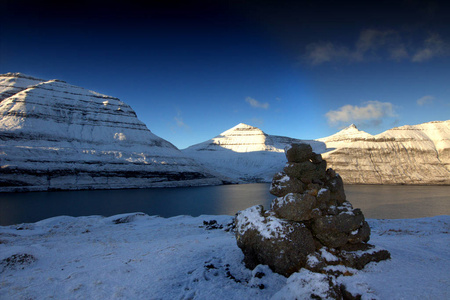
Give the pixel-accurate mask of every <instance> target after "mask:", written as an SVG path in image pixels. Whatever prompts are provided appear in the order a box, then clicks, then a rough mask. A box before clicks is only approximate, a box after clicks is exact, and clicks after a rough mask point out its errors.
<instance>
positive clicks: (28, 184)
mask: <svg viewBox="0 0 450 300" xmlns="http://www.w3.org/2000/svg"><path fill="white" fill-rule="evenodd" d="M0 101H1V102H0V164H1V168H0V174H1V176H0V191H13V190H49V189H96V188H142V187H153V186H182V185H206V184H220V183H221V181H220V180H219V179H217V178H216V177H214V176H213V175H211V174H210V173H208V172H207V171H206V170H205V169H204V168H202V167H201V166H200V165H198V164H197V163H196V162H195V161H194V160H193V159H191V158H188V157H186V156H185V155H183V153H181V151H179V150H178V149H177V148H176V147H175V146H173V145H172V144H171V143H169V142H167V141H166V140H164V139H162V138H160V137H158V136H156V135H155V134H153V133H152V132H150V130H148V129H147V127H146V126H145V124H144V123H142V122H141V121H140V120H138V118H137V116H136V113H135V112H134V111H133V110H132V109H131V107H130V106H129V105H127V104H126V103H124V102H122V101H120V100H119V99H117V98H114V97H110V96H106V95H102V94H99V93H96V92H93V91H89V90H86V89H83V88H80V87H76V86H73V85H70V84H67V83H65V82H63V81H60V80H48V81H47V80H42V79H37V78H32V77H29V76H25V75H23V74H20V73H8V74H4V75H0Z"/></svg>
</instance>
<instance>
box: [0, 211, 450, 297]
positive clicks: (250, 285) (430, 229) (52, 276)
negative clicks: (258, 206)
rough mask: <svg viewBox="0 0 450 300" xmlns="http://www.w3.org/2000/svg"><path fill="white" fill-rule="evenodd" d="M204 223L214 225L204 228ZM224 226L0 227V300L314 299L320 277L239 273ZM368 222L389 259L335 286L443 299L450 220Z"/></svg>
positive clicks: (115, 221) (447, 292)
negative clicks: (313, 295)
mask: <svg viewBox="0 0 450 300" xmlns="http://www.w3.org/2000/svg"><path fill="white" fill-rule="evenodd" d="M211 220H216V221H217V224H212V225H205V224H204V221H207V222H209V221H211ZM232 221H233V218H232V217H231V216H200V217H195V218H194V217H190V216H178V217H173V218H168V219H165V218H160V217H157V216H148V215H145V214H139V213H138V214H125V215H117V216H112V217H107V218H104V217H100V216H89V217H77V218H74V217H67V216H61V217H55V218H51V219H46V220H43V221H40V222H37V223H33V224H22V225H13V226H3V227H0V299H48V298H56V299H211V298H215V299H269V298H274V299H309V296H310V295H311V293H314V294H316V295H319V296H320V295H321V293H322V289H323V288H324V281H323V276H324V275H321V274H315V273H311V272H309V271H306V270H301V271H300V272H298V273H294V274H293V275H291V277H290V278H284V277H283V276H280V275H278V274H275V273H273V272H271V271H270V269H268V267H266V266H263V265H260V266H258V267H257V268H256V269H255V270H253V271H250V270H248V269H246V268H245V267H244V265H243V263H242V259H243V254H242V252H241V250H240V249H239V248H238V247H237V246H236V241H235V238H234V234H233V233H232V231H230V230H228V229H229V228H230V226H229V225H228V224H230V223H232ZM368 222H369V224H370V226H371V228H372V236H371V237H372V238H371V243H372V244H375V245H377V246H379V247H382V248H385V249H387V250H389V251H390V253H391V256H392V259H390V260H387V261H383V262H380V263H371V264H369V265H367V266H366V268H365V269H364V270H361V271H357V270H349V271H350V273H353V274H354V275H353V276H340V277H338V278H337V279H336V280H337V282H338V283H342V284H345V285H346V287H347V289H348V290H349V291H351V292H355V293H356V292H357V293H360V294H362V295H363V297H362V299H450V276H449V271H448V270H450V252H449V249H450V238H449V231H450V216H438V217H432V218H422V219H400V220H376V219H369V220H368ZM212 223H214V222H212ZM218 227H219V228H218ZM220 227H221V228H220ZM347 275H348V273H347Z"/></svg>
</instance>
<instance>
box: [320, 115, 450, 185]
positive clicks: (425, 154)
mask: <svg viewBox="0 0 450 300" xmlns="http://www.w3.org/2000/svg"><path fill="white" fill-rule="evenodd" d="M318 141H321V142H323V143H325V144H326V146H327V148H328V150H327V151H326V152H325V153H323V157H324V158H325V159H326V160H327V161H328V163H329V165H330V167H332V168H333V169H335V170H336V171H337V172H339V174H340V175H341V176H342V178H343V179H344V181H345V182H346V183H355V184H356V183H364V184H450V121H443V122H430V123H425V124H420V125H414V126H402V127H397V128H393V129H390V130H387V131H385V132H383V133H381V134H378V135H374V136H372V135H370V134H368V133H366V132H363V131H359V130H358V129H357V128H356V127H355V126H354V125H353V126H350V127H348V128H346V129H344V130H342V131H340V132H338V133H337V134H335V135H332V136H329V137H327V138H323V139H319V140H318Z"/></svg>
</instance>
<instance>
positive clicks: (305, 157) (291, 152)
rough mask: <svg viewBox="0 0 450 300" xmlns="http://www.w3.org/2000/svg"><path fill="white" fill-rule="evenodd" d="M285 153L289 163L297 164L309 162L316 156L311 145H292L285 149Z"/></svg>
mask: <svg viewBox="0 0 450 300" xmlns="http://www.w3.org/2000/svg"><path fill="white" fill-rule="evenodd" d="M284 152H285V153H286V158H287V161H288V162H295V163H301V162H304V161H309V160H310V159H312V158H314V157H315V156H316V155H315V154H313V151H312V148H311V146H310V145H309V144H291V145H289V146H287V147H286V148H285V149H284Z"/></svg>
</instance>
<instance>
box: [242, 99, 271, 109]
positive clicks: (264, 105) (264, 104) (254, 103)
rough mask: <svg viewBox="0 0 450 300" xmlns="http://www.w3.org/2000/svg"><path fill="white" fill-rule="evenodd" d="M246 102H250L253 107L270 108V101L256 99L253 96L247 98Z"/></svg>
mask: <svg viewBox="0 0 450 300" xmlns="http://www.w3.org/2000/svg"><path fill="white" fill-rule="evenodd" d="M245 102H247V103H248V104H250V106H251V107H256V108H263V109H268V108H269V103H268V102H259V101H258V100H255V99H253V98H251V97H247V98H245Z"/></svg>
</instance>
